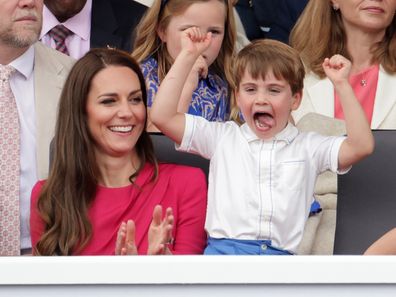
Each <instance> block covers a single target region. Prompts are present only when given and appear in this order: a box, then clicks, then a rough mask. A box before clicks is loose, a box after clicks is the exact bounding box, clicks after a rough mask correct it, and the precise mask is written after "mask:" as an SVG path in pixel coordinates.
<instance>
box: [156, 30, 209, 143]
mask: <svg viewBox="0 0 396 297" xmlns="http://www.w3.org/2000/svg"><path fill="white" fill-rule="evenodd" d="M210 42H211V33H208V34H203V33H202V32H201V31H200V30H199V29H198V28H196V27H192V28H188V29H187V30H185V31H184V34H183V37H182V40H181V46H182V50H181V52H180V54H179V55H178V56H177V58H176V60H175V62H174V63H173V65H172V67H171V69H170V70H169V72H168V73H167V75H166V76H165V78H164V80H163V81H162V82H161V85H160V87H159V89H158V93H157V95H156V97H155V101H154V103H153V105H152V107H151V112H150V116H151V121H152V122H153V123H154V125H156V126H157V127H158V129H160V130H161V131H162V132H163V133H164V134H165V135H167V136H168V137H170V138H171V139H172V140H173V141H174V142H175V143H177V144H180V143H181V141H182V138H183V134H184V128H185V116H184V114H183V113H179V112H177V106H178V103H179V99H180V97H181V95H182V91H183V87H184V84H185V83H186V80H187V77H188V75H189V73H190V71H191V69H192V67H193V65H194V63H195V61H196V60H197V59H198V57H199V56H200V55H201V54H202V53H203V52H204V51H205V50H206V49H207V48H208V46H209V44H210ZM191 95H192V94H191Z"/></svg>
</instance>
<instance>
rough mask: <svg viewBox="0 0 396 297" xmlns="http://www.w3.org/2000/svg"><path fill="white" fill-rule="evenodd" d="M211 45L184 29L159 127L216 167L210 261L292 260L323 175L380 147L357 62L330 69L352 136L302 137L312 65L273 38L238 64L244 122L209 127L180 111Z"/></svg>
mask: <svg viewBox="0 0 396 297" xmlns="http://www.w3.org/2000/svg"><path fill="white" fill-rule="evenodd" d="M211 38H212V36H211V34H210V33H209V34H202V33H201V32H200V31H199V29H197V28H189V29H187V30H185V31H184V36H183V38H182V44H181V47H182V50H181V53H180V54H179V56H178V57H177V59H176V61H175V63H174V64H173V66H172V68H171V70H170V71H169V73H168V74H167V76H166V77H165V79H164V81H163V82H162V84H161V87H160V89H159V91H158V94H157V96H156V100H155V103H154V105H153V107H152V110H151V117H152V121H153V122H154V124H155V125H157V127H158V128H159V129H160V130H161V131H163V133H164V134H166V135H167V136H169V137H170V138H172V139H173V140H174V141H175V142H176V143H177V144H178V145H180V147H179V149H180V150H183V151H188V152H191V153H196V154H200V155H202V156H203V157H206V158H208V159H210V160H211V164H210V172H209V189H208V208H207V216H206V223H205V228H206V231H207V232H208V235H209V239H208V246H207V248H206V250H205V254H294V253H296V250H297V247H298V245H299V243H300V241H301V239H302V234H303V230H304V226H305V222H306V219H307V217H308V213H309V209H310V203H311V202H312V197H313V191H314V185H315V181H316V177H317V176H318V174H320V173H321V172H323V171H326V170H332V171H334V172H338V173H345V172H346V171H348V170H349V168H350V167H351V165H352V164H354V163H356V162H358V161H359V160H361V159H362V158H364V157H366V156H367V155H369V154H370V153H371V152H372V151H373V149H374V139H373V136H372V133H371V130H370V127H369V124H368V122H367V120H366V117H365V115H364V112H363V110H362V108H361V106H360V104H359V102H358V101H357V100H356V98H355V95H354V93H353V90H352V88H351V86H350V85H349V82H348V75H349V71H350V68H351V63H350V62H349V61H348V60H347V59H345V58H344V57H342V56H340V55H335V56H333V57H331V58H330V59H326V60H325V61H324V62H323V68H324V70H325V72H326V75H327V76H328V77H329V78H330V80H331V81H332V83H333V84H334V86H335V89H336V91H337V93H338V95H339V97H340V100H341V103H342V106H343V110H344V114H345V122H346V128H347V134H348V136H347V137H328V136H322V135H319V134H316V133H300V132H299V131H298V130H297V128H296V127H295V126H294V125H292V124H291V123H289V118H290V113H291V111H292V110H295V109H297V108H298V106H299V104H300V101H301V95H302V89H303V79H304V66H303V64H302V62H301V60H300V58H299V55H298V53H297V52H296V51H295V50H293V49H292V48H290V47H289V46H287V45H286V44H283V43H280V42H277V41H271V40H259V41H256V42H253V43H252V44H250V45H248V46H246V47H245V48H244V49H243V50H241V51H240V53H239V54H238V56H237V57H236V60H235V62H234V65H235V67H234V85H233V91H234V93H233V94H234V98H233V100H234V102H233V110H232V115H233V117H234V118H237V117H238V116H239V115H240V114H241V115H242V117H243V119H244V121H245V123H244V124H242V125H241V126H239V125H238V124H237V123H236V122H235V121H229V122H226V123H210V122H208V121H206V120H205V119H203V118H200V117H195V116H191V115H184V114H180V113H177V111H176V110H177V103H178V99H179V97H180V95H181V93H182V90H183V86H184V84H185V83H186V80H187V79H192V78H191V77H190V76H191V75H189V73H190V71H191V69H192V67H193V65H194V62H195V60H196V59H197V58H198V56H199V55H202V56H205V50H206V49H207V47H208V44H209V43H210V41H211Z"/></svg>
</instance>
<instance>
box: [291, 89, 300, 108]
mask: <svg viewBox="0 0 396 297" xmlns="http://www.w3.org/2000/svg"><path fill="white" fill-rule="evenodd" d="M301 99H302V91H298V92H296V93H294V95H293V96H292V100H293V102H292V106H291V109H292V110H296V109H297V108H298V107H299V106H300V103H301Z"/></svg>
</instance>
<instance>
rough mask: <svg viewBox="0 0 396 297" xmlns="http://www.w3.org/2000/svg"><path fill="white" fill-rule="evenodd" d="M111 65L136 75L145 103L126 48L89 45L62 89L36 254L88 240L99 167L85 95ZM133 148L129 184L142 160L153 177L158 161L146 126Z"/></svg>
mask: <svg viewBox="0 0 396 297" xmlns="http://www.w3.org/2000/svg"><path fill="white" fill-rule="evenodd" d="M110 65H112V66H114V65H115V66H125V67H128V68H130V69H131V70H132V71H133V72H134V73H136V74H137V76H138V78H139V82H140V87H141V91H142V97H143V102H144V105H145V106H146V107H147V93H146V87H145V81H144V77H143V74H142V73H141V70H140V67H139V65H138V64H137V62H136V61H135V60H134V59H133V58H132V57H131V56H130V55H128V54H127V53H125V52H122V51H119V50H115V49H92V50H90V51H89V52H88V53H87V54H86V55H85V56H83V57H82V58H81V59H80V60H78V61H77V62H76V64H75V65H74V66H73V68H72V70H71V71H70V73H69V76H68V78H67V80H66V82H65V85H64V88H63V91H62V94H61V98H60V102H59V111H58V119H57V124H56V129H55V137H54V148H55V150H54V156H53V162H52V165H51V169H50V174H49V177H48V180H47V181H46V183H45V185H44V186H43V188H42V191H41V194H40V197H39V199H38V205H37V208H38V211H39V213H40V216H41V218H42V219H43V221H44V232H43V235H42V236H41V238H40V240H39V241H38V242H37V245H36V247H33V248H35V250H34V252H35V254H38V255H70V254H72V253H74V252H76V251H78V249H79V248H82V247H84V246H85V245H86V244H87V242H88V241H89V240H90V237H91V232H92V226H91V223H90V222H89V218H88V209H89V206H90V204H91V202H92V201H93V199H94V198H95V193H96V186H97V182H98V178H99V175H100V172H99V169H98V166H97V163H96V159H95V155H94V154H93V152H94V148H93V147H94V144H93V139H92V137H91V134H90V131H89V129H88V124H87V113H86V106H87V97H88V93H89V91H90V88H91V83H92V80H93V79H94V77H95V76H96V74H97V73H98V72H99V71H101V70H103V69H105V68H106V67H108V66H110ZM146 120H147V117H146ZM136 151H137V154H138V156H139V158H140V167H139V168H138V169H137V171H136V172H135V173H133V174H132V175H131V176H130V181H131V183H133V181H132V180H133V179H134V178H135V177H136V176H137V175H138V174H139V172H140V171H141V169H142V168H143V166H144V165H145V163H146V162H149V163H151V164H153V165H154V167H155V170H154V172H153V174H152V178H151V181H154V180H155V179H156V177H157V175H158V164H157V160H156V158H155V155H154V150H153V145H152V143H151V140H150V137H149V135H148V133H147V132H146V131H145V130H143V132H142V134H141V135H140V137H139V139H138V141H137V143H136Z"/></svg>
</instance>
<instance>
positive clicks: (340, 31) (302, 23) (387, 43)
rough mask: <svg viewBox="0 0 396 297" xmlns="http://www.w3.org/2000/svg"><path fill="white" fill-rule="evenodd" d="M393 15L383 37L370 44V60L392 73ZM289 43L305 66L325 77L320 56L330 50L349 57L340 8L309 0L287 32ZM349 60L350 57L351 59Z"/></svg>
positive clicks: (395, 54)
mask: <svg viewBox="0 0 396 297" xmlns="http://www.w3.org/2000/svg"><path fill="white" fill-rule="evenodd" d="M395 30H396V18H395V17H393V20H392V22H391V24H390V25H389V26H388V28H387V29H386V32H385V35H384V38H383V39H382V40H381V41H380V42H378V43H376V44H374V45H373V47H372V49H371V50H372V53H373V58H372V63H378V64H381V65H382V67H384V69H385V70H386V71H387V72H388V73H390V74H394V73H396V37H395ZM290 44H291V45H292V47H294V48H295V49H296V50H297V51H298V52H299V53H300V54H301V58H302V59H303V61H304V63H305V66H306V67H307V69H308V70H310V71H312V72H314V73H315V74H316V75H318V76H319V77H321V78H323V77H325V73H324V70H323V68H322V63H323V60H324V59H325V58H326V57H331V56H333V55H334V54H341V55H343V56H344V57H346V58H348V59H351V55H350V53H349V52H348V49H347V36H346V33H345V29H344V24H343V21H342V16H341V12H340V10H339V9H338V10H335V9H333V7H332V3H331V1H329V0H310V1H309V2H308V4H307V6H306V7H305V9H304V11H303V13H302V14H301V16H300V18H299V19H298V21H297V23H296V25H295V26H294V28H293V30H292V32H291V35H290ZM352 63H353V61H352Z"/></svg>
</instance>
